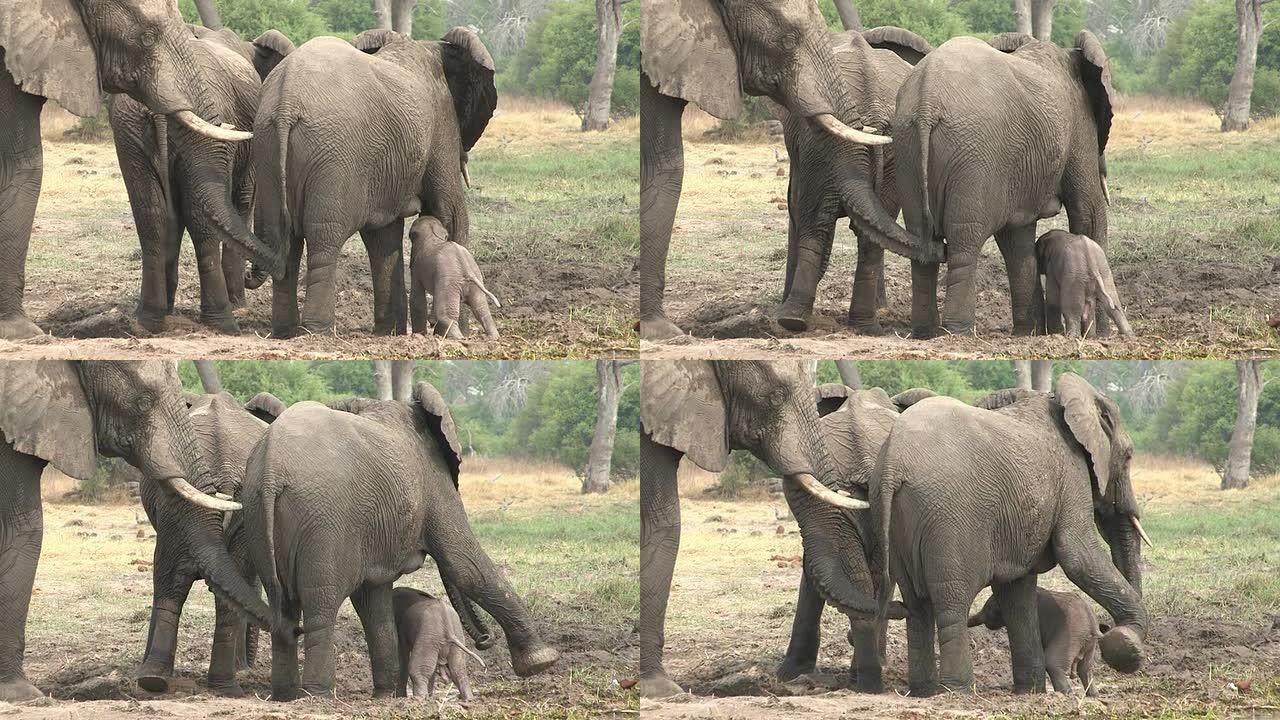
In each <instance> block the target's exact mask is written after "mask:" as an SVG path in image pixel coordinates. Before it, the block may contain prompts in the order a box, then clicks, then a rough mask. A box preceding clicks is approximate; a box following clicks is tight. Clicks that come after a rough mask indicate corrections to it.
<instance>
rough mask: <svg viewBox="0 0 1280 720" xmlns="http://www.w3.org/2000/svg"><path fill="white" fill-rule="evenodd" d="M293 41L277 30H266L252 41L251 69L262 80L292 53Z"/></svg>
mask: <svg viewBox="0 0 1280 720" xmlns="http://www.w3.org/2000/svg"><path fill="white" fill-rule="evenodd" d="M293 50H294V47H293V41H292V40H290V39H289V38H287V37H285V34H284V33H282V32H280V31H279V30H268V31H266V32H264V33H262V34H261V35H259V36H258V37H257V38H255V39H254V41H253V67H254V69H255V70H257V71H258V77H260V78H262V79H263V80H266V79H267V76H268V75H270V74H271V71H272V70H274V69H275V68H276V66H277V65H279V64H280V61H281V60H284V59H285V58H286V57H288V55H289V53H291V52H293Z"/></svg>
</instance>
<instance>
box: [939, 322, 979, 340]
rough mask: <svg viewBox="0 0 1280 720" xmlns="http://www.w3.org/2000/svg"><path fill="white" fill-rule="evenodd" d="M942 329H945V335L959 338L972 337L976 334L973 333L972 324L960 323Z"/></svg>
mask: <svg viewBox="0 0 1280 720" xmlns="http://www.w3.org/2000/svg"><path fill="white" fill-rule="evenodd" d="M944 328H945V329H946V334H948V335H959V336H963V337H972V336H973V335H975V334H976V333H975V332H974V324H973V323H960V324H954V325H944Z"/></svg>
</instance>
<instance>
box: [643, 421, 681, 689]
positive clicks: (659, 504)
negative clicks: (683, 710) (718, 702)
mask: <svg viewBox="0 0 1280 720" xmlns="http://www.w3.org/2000/svg"><path fill="white" fill-rule="evenodd" d="M680 456H681V453H679V452H677V451H676V450H673V449H672V448H669V447H665V446H662V445H659V444H657V443H655V442H654V441H653V439H652V438H651V437H650V436H649V435H648V434H647V433H644V432H643V431H642V432H641V435H640V477H641V478H643V480H642V481H641V483H640V695H641V696H643V697H648V698H661V697H669V696H671V695H678V694H680V693H682V692H684V691H683V690H681V689H680V686H679V685H677V684H676V683H675V682H673V681H672V680H671V678H669V677H667V671H666V668H664V667H663V664H662V653H663V645H664V644H665V642H666V621H667V600H668V599H669V598H670V596H671V578H672V575H673V574H674V572H675V567H676V555H678V554H679V553H680V494H679V486H678V485H677V482H676V470H677V468H678V467H679V465H680Z"/></svg>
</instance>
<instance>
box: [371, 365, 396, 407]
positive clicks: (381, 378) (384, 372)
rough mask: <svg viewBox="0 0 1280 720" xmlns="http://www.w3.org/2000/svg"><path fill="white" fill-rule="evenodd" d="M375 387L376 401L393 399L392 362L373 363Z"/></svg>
mask: <svg viewBox="0 0 1280 720" xmlns="http://www.w3.org/2000/svg"><path fill="white" fill-rule="evenodd" d="M373 387H374V393H375V394H374V397H375V398H376V399H378V400H390V399H391V398H392V397H393V395H392V392H391V361H390V360H374V361H373Z"/></svg>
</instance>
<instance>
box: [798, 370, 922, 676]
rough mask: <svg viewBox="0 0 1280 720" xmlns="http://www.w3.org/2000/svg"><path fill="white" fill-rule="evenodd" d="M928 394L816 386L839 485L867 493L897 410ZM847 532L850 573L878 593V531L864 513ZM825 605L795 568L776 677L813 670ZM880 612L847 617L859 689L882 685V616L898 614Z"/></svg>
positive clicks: (884, 624)
mask: <svg viewBox="0 0 1280 720" xmlns="http://www.w3.org/2000/svg"><path fill="white" fill-rule="evenodd" d="M932 395H933V391H931V390H927V389H924V388H914V389H912V390H908V391H906V392H903V393H899V394H898V395H895V396H893V397H892V398H890V397H889V395H888V394H886V393H885V391H884V390H882V389H880V388H871V389H869V390H853V389H851V388H848V387H845V386H844V385H842V384H831V385H820V386H818V389H817V400H818V415H819V416H820V418H821V420H820V421H819V423H820V425H821V428H822V433H823V437H824V439H825V441H826V445H827V448H828V450H829V452H830V454H831V458H832V460H833V461H834V462H835V464H836V466H837V467H839V468H841V469H842V470H844V471H845V475H846V485H845V486H844V489H845V490H847V491H848V492H849V494H850V495H852V496H853V497H855V498H858V499H860V500H865V499H866V498H867V496H868V494H869V489H870V486H871V483H872V482H875V481H876V480H877V478H875V477H873V472H874V470H875V465H876V457H877V456H878V455H879V454H880V447H881V446H882V445H883V444H884V441H885V439H886V438H887V437H888V436H889V430H890V429H891V428H892V427H893V423H894V421H895V420H897V417H898V413H899V412H901V411H902V410H904V409H906V408H907V407H910V406H911V405H912V404H914V403H916V402H918V401H919V400H922V399H924V398H926V397H931V396H932ZM852 532H853V536H854V540H855V542H856V543H857V544H858V546H859V547H860V548H861V552H859V553H855V554H853V555H852V556H850V557H849V561H850V564H851V566H852V567H853V568H854V569H855V572H856V575H855V576H854V578H853V579H854V581H855V582H856V583H857V584H859V585H860V586H862V587H864V588H867V591H868V592H873V591H874V592H877V593H879V589H878V588H877V587H876V583H877V582H878V581H879V580H880V572H879V568H878V562H879V560H880V558H879V551H878V548H879V544H878V543H879V538H880V535H881V533H880V532H879V530H878V529H877V528H875V527H874V526H873V525H872V524H871V515H870V513H859V514H858V515H856V516H855V518H854V524H853V527H852ZM883 594H884V595H888V594H889V593H887V592H886V593H883ZM825 606H826V601H825V600H823V598H822V595H821V594H819V593H818V592H817V590H815V589H814V587H813V585H812V583H810V582H809V579H808V577H807V576H806V575H805V574H804V573H801V576H800V595H799V598H798V599H797V600H796V613H795V618H794V619H793V621H792V623H791V641H790V643H789V644H788V645H787V653H786V656H785V657H784V658H783V660H782V663H781V664H780V665H779V666H778V670H777V675H778V678H779V679H780V680H791V679H793V678H795V677H798V676H800V675H803V674H805V673H810V672H813V671H814V669H815V667H816V663H817V659H818V646H819V643H820V629H821V621H822V611H823V609H824V608H825ZM886 613H888V615H887V617H884V618H877V619H876V621H875V622H872V621H869V620H867V619H865V618H860V617H856V616H851V617H850V624H849V634H848V640H849V644H850V645H851V646H852V647H853V649H854V654H853V658H852V662H851V664H850V667H849V682H850V685H851V686H852V687H854V688H856V689H857V690H859V691H861V692H881V691H882V690H883V689H884V686H883V680H882V677H881V675H882V672H881V669H882V666H883V665H884V661H885V657H884V654H885V647H886V646H885V636H886V632H887V629H888V625H887V622H886V620H887V619H899V620H900V619H902V617H903V616H902V615H900V614H896V613H889V611H888V610H886Z"/></svg>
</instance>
